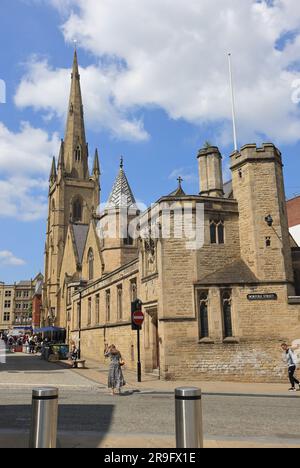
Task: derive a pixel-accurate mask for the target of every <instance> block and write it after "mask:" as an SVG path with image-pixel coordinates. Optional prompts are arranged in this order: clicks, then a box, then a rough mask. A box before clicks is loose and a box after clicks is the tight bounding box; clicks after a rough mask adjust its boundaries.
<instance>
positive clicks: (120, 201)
mask: <svg viewBox="0 0 300 468" xmlns="http://www.w3.org/2000/svg"><path fill="white" fill-rule="evenodd" d="M135 205H136V201H135V198H134V195H133V193H132V190H131V188H130V185H129V182H128V180H127V177H126V174H125V171H124V169H123V167H121V168H120V171H119V174H118V176H117V179H116V181H115V183H114V186H113V189H112V192H111V194H110V197H109V200H108V205H107V207H108V208H109V207H114V208H119V207H127V208H130V207H134V206H135Z"/></svg>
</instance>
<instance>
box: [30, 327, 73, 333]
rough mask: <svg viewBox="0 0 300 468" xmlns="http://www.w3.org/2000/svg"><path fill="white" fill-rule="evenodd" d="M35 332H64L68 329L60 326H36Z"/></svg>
mask: <svg viewBox="0 0 300 468" xmlns="http://www.w3.org/2000/svg"><path fill="white" fill-rule="evenodd" d="M33 331H34V333H51V332H53V333H55V332H64V331H66V329H65V328H59V327H44V328H35V329H34V330H33Z"/></svg>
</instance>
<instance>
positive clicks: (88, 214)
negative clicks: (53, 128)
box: [43, 51, 100, 323]
mask: <svg viewBox="0 0 300 468" xmlns="http://www.w3.org/2000/svg"><path fill="white" fill-rule="evenodd" d="M71 77H72V80H71V93H70V101H69V108H68V117H67V125H66V131H65V139H64V140H62V142H61V147H60V153H59V159H58V165H57V167H56V161H55V158H53V163H52V169H51V173H50V179H49V212H48V227H47V236H46V246H45V283H44V294H43V309H44V322H46V323H47V321H48V322H50V323H51V321H52V322H53V323H54V318H55V317H56V316H57V313H58V308H59V303H58V301H59V294H58V293H59V275H60V269H61V263H62V258H63V253H64V247H65V240H66V235H67V231H68V227H69V225H70V224H74V225H89V223H90V221H91V219H92V218H93V217H96V211H97V208H98V206H99V203H100V186H99V181H100V165H99V157H98V151H97V150H96V153H95V158H94V166H93V172H92V175H90V173H89V166H88V157H89V154H88V153H89V151H88V144H87V142H86V135H85V125H84V113H83V104H82V95H81V87H80V75H79V69H78V59H77V52H76V51H75V54H74V61H73V70H72V75H71Z"/></svg>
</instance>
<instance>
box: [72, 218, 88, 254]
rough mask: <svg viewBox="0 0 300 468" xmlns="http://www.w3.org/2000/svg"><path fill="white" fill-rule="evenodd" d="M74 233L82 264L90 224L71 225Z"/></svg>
mask: <svg viewBox="0 0 300 468" xmlns="http://www.w3.org/2000/svg"><path fill="white" fill-rule="evenodd" d="M71 227H72V229H73V233H74V241H75V246H76V250H77V255H78V260H79V262H80V263H82V258H83V252H84V247H85V244H86V239H87V235H88V231H89V225H88V224H71Z"/></svg>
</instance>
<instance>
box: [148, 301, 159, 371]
mask: <svg viewBox="0 0 300 468" xmlns="http://www.w3.org/2000/svg"><path fill="white" fill-rule="evenodd" d="M145 318H146V323H145V354H146V356H145V357H146V372H150V373H152V372H154V373H157V374H158V375H159V369H160V349H159V330H158V314H157V308H155V309H149V310H147V311H146V317H145Z"/></svg>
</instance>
